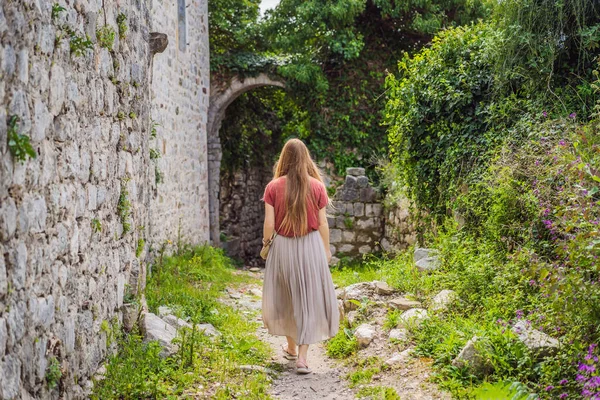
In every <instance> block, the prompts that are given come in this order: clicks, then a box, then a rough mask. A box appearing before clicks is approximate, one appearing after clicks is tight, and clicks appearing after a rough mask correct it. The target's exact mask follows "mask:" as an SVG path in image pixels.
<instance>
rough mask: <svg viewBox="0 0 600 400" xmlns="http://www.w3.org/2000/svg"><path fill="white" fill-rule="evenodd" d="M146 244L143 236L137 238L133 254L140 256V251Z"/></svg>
mask: <svg viewBox="0 0 600 400" xmlns="http://www.w3.org/2000/svg"><path fill="white" fill-rule="evenodd" d="M145 245H146V241H145V240H144V239H143V238H140V239H138V241H137V247H136V249H135V256H136V257H137V258H139V257H140V255H141V254H142V252H143V251H144V246H145Z"/></svg>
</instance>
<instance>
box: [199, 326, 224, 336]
mask: <svg viewBox="0 0 600 400" xmlns="http://www.w3.org/2000/svg"><path fill="white" fill-rule="evenodd" d="M196 330H197V331H198V332H202V334H203V335H204V336H211V337H216V336H221V332H219V331H218V330H217V328H215V327H214V326H213V325H212V324H196Z"/></svg>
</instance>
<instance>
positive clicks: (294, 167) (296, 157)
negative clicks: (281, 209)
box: [273, 139, 323, 236]
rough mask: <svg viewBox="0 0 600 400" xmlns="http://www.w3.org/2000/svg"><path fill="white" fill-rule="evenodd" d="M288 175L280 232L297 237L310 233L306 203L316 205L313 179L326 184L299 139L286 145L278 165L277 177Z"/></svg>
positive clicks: (275, 172) (275, 176)
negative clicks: (289, 232) (283, 215)
mask: <svg viewBox="0 0 600 400" xmlns="http://www.w3.org/2000/svg"><path fill="white" fill-rule="evenodd" d="M282 176H286V183H285V205H286V213H285V217H284V219H283V222H282V223H281V227H280V228H281V229H283V230H285V231H292V232H293V233H294V236H301V235H304V234H306V233H308V218H307V217H308V214H307V208H308V204H307V202H311V205H315V204H316V199H315V198H314V194H313V192H312V190H310V187H311V186H310V178H311V177H312V178H315V179H316V180H318V181H319V182H321V183H323V178H321V173H320V171H319V168H318V167H317V165H316V164H315V162H314V161H313V160H312V158H311V157H310V153H309V152H308V148H307V147H306V145H305V144H304V143H303V142H302V141H301V140H299V139H290V140H288V141H287V142H286V143H285V145H284V146H283V150H281V154H280V155H279V160H277V163H276V164H275V171H274V178H273V179H277V178H280V177H282Z"/></svg>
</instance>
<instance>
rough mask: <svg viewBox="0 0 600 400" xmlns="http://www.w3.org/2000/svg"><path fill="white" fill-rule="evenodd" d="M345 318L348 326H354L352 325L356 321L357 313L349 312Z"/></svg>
mask: <svg viewBox="0 0 600 400" xmlns="http://www.w3.org/2000/svg"><path fill="white" fill-rule="evenodd" d="M346 318H347V319H348V323H349V324H350V325H354V323H355V322H356V321H357V319H358V311H349V312H348V315H347V316H346Z"/></svg>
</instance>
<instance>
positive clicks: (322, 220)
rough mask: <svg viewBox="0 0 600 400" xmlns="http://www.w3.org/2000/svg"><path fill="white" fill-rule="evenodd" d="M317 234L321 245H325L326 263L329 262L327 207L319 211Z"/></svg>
mask: <svg viewBox="0 0 600 400" xmlns="http://www.w3.org/2000/svg"><path fill="white" fill-rule="evenodd" d="M319 233H320V234H321V239H323V244H324V245H325V254H327V262H329V260H331V248H330V247H329V223H328V222H327V207H323V208H322V209H320V210H319Z"/></svg>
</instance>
